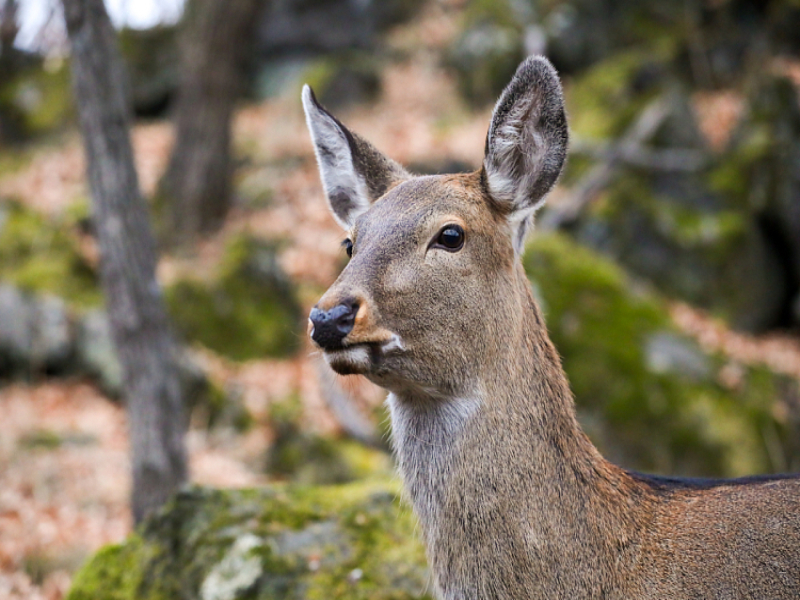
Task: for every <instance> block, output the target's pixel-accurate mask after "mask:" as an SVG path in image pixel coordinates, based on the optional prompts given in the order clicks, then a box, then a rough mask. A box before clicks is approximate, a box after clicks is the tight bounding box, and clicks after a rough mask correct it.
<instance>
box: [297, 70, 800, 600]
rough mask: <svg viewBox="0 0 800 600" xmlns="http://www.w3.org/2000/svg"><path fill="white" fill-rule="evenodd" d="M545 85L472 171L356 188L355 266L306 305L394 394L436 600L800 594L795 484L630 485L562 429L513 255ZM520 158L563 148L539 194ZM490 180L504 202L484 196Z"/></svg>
mask: <svg viewBox="0 0 800 600" xmlns="http://www.w3.org/2000/svg"><path fill="white" fill-rule="evenodd" d="M554 78H555V74H554V72H552V68H550V67H549V65H548V64H546V62H545V61H542V60H541V59H529V60H528V61H526V63H523V65H522V66H521V67H520V71H519V72H518V75H517V76H516V77H515V80H514V81H513V82H512V84H511V85H510V86H509V90H511V91H510V92H509V90H507V92H506V93H505V94H504V96H503V98H501V101H500V102H499V103H498V106H499V109H498V110H496V113H495V116H494V118H493V123H492V128H491V129H490V135H489V139H487V161H486V162H485V163H484V169H482V170H481V171H479V172H477V173H473V174H469V175H446V176H429V177H418V178H409V177H408V176H407V174H405V172H401V171H400V170H398V169H397V168H395V167H394V166H393V165H392V164H390V163H387V164H390V167H389V168H387V169H386V170H384V171H383V172H382V173H381V175H380V177H379V180H380V185H379V186H368V188H370V189H372V187H380V188H381V190H383V191H382V192H381V193H380V194H373V193H372V192H370V193H371V197H369V198H368V199H367V201H368V202H371V203H372V204H371V205H369V207H368V209H366V210H362V211H361V212H360V213H358V214H350V213H348V214H338V218H339V219H340V220H341V221H343V222H348V223H352V224H353V225H352V228H351V230H350V232H349V237H350V239H351V240H352V242H353V255H352V259H351V261H350V263H349V264H348V266H347V267H346V268H345V269H344V271H343V272H342V274H341V276H340V277H339V279H338V280H337V281H336V282H335V283H334V284H333V286H331V288H330V289H329V290H328V291H327V292H326V294H325V295H324V296H323V298H322V299H321V300H320V302H319V304H318V305H317V306H318V307H319V308H321V309H323V310H329V309H331V308H332V307H334V306H336V305H337V304H339V303H341V302H344V301H345V300H348V301H350V300H352V299H356V300H357V302H358V304H359V313H358V317H357V318H356V325H355V327H354V329H353V331H352V332H351V333H350V334H349V335H348V337H346V338H345V340H344V344H345V349H344V350H331V351H326V352H325V356H326V358H327V359H328V361H329V363H330V364H331V366H332V367H333V368H334V369H335V370H337V371H338V372H340V373H342V374H348V373H361V374H363V375H365V376H366V377H368V378H369V379H371V380H372V381H374V382H375V383H377V384H379V385H381V386H383V387H385V388H386V389H387V390H389V391H390V395H389V400H388V402H389V406H390V409H391V412H392V426H393V440H394V444H395V449H396V453H397V458H398V464H399V468H400V471H401V473H402V475H403V479H404V482H405V485H406V490H407V492H408V496H409V498H410V501H411V503H412V505H413V507H414V510H415V512H416V513H417V515H418V517H419V520H420V524H421V526H422V530H423V533H424V536H425V541H426V544H427V548H428V556H429V560H430V564H431V567H432V570H433V573H434V577H435V582H436V589H437V593H438V594H439V596H440V597H441V598H443V599H447V600H455V599H464V600H467V599H477V598H481V599H483V598H486V599H489V598H497V599H501V598H502V599H523V598H525V599H528V598H566V599H569V600H572V599H575V600H577V599H583V598H607V599H623V598H653V599H656V598H661V599H666V598H671V599H687V600H688V599H690V598H691V599H694V598H720V599H722V598H775V599H782V598H800V481H799V480H797V479H791V478H773V479H764V480H736V481H720V482H705V481H680V480H673V479H667V478H656V477H648V476H643V475H639V474H636V473H631V472H628V471H625V470H623V469H621V468H619V467H617V466H615V465H612V464H611V463H609V462H607V461H606V460H605V459H603V458H602V457H601V456H600V454H599V453H598V452H597V450H596V449H595V448H594V446H593V445H592V444H591V442H590V441H589V440H588V438H587V437H586V436H585V435H584V433H583V432H582V431H581V429H580V427H579V425H578V423H577V420H576V418H575V410H574V402H573V398H572V394H571V392H570V389H569V385H568V383H567V381H566V378H565V376H564V372H563V370H562V368H561V364H560V360H559V357H558V354H557V352H556V351H555V349H554V348H553V346H552V344H551V342H550V340H549V338H548V336H547V331H546V328H545V325H544V323H543V321H542V318H541V315H540V311H539V309H538V307H537V306H536V303H535V302H534V299H533V297H532V294H531V291H530V287H529V284H528V281H527V278H526V277H525V273H524V271H523V268H522V265H521V263H520V260H519V258H518V247H519V246H518V241H521V240H522V239H524V235H525V232H526V231H527V226H528V223H529V221H530V216H531V215H532V211H531V207H533V206H535V205H538V204H539V203H540V202H541V200H542V197H543V195H544V194H545V193H546V192H547V190H548V189H549V187H550V186H551V185H552V184H553V182H554V181H555V176H553V169H555V168H557V170H560V168H561V163H563V154H564V148H565V147H566V126H565V125H564V124H563V123H561V124H560V125H559V119H558V118H557V117H558V115H559V114H560V115H561V118H562V120H563V102H562V101H561V96H560V86H559V85H558V80H557V78H555V79H554ZM554 94H556V96H554ZM518 103H524V104H523V105H522V108H523V109H524V110H522V109H520V110H517V109H518V108H519V105H518ZM542 103H544V104H546V106H544V107H543V106H542ZM559 106H561V108H560V109H559ZM307 110H311V111H314V110H318V111H320V112H318V113H313V112H312V113H311V114H310V115H309V124H310V126H312V127H314V126H315V119H326V118H327V117H326V115H327V113H325V112H324V110H323V109H322V108H321V107H318V106H317V107H316V108H314V107H313V106H311V107H309V106H307ZM515 110H517V112H518V113H519V114H522V115H524V118H522V119H519V121H520V124H519V125H516V124H513V125H514V127H520V128H528V130H526V132H522V133H520V135H518V136H516V134H515V131H517V130H516V129H514V127H511V126H509V121H507V118H508V115H509V114H513V113H514V111H515ZM559 110H560V111H561V112H560V113H559ZM530 115H534V116H533V117H532V116H530ZM537 115H538V116H537ZM541 115H544V116H541ZM548 115H555V117H553V116H548ZM537 119H540V120H541V119H545V120H546V122H545V123H544V124H542V123H541V122H538V121H537ZM342 127H343V126H342ZM504 128H505V129H504ZM493 131H494V132H501V131H506V133H507V134H508V135H509V136H511V137H510V139H511V144H510V145H509V142H508V140H500V141H499V142H498V140H497V139H495V138H494V137H493ZM534 134H536V135H534ZM537 135H538V137H537ZM531 140H533V142H532V141H531ZM362 143H366V142H363V141H359V144H362ZM517 143H518V144H519V148H515V147H514V146H513V144H517ZM531 143H537V144H541V145H540V146H537V152H538V153H539V154H542V148H545V149H548V148H552V149H553V150H552V151H553V152H556V153H559V152H560V153H561V158H560V159H559V158H558V156H556V157H555V158H553V157H552V156H549V158H548V157H545V158H541V159H540V160H544V161H545V162H546V163H547V164H546V165H545V167H542V166H541V165H539V166H538V167H536V168H538V169H539V171H541V172H542V173H545V175H543V177H544V176H546V177H547V178H549V179H548V181H545V182H544V183H543V181H542V179H541V177H539V178H531V177H528V179H527V180H526V179H525V175H524V174H521V173H519V172H518V171H519V168H520V165H522V164H524V157H520V156H517V155H515V154H514V152H517V151H519V152H523V153H524V152H525V151H526V148H527V145H529V144H531ZM500 144H505V146H502V147H501V145H500ZM508 148H511V150H509V149H508ZM345 150H346V149H345ZM361 152H362V153H364V152H365V150H363V149H362V150H361ZM373 152H377V151H376V150H374V149H373V148H372V147H371V146H369V153H370V155H372V153H373ZM509 152H510V154H509ZM503 153H505V154H503ZM534 154H535V153H534ZM509 156H510V158H509ZM380 163H381V161H380V160H373V161H371V165H373V167H371V168H373V170H374V165H376V164H380ZM353 164H354V165H355V167H354V168H356V169H358V165H357V161H354V162H353ZM321 168H325V167H324V166H322V165H321ZM526 168H527V167H526ZM556 174H557V171H556ZM362 175H363V174H360V175H359V176H362ZM492 181H494V183H492ZM498 181H499V182H501V183H502V185H503V186H504V187H503V190H504V193H505V192H507V198H506V199H505V200H504V199H502V198H500V194H498V193H497V192H493V191H492V189H493V188H492V186H493V185H494V186H495V187H496V186H497V185H498V184H497V182H498ZM327 191H328V193H329V196H330V195H331V190H327ZM357 204H358V203H357V202H354V203H347V202H345V203H339V204H335V203H333V202H332V209H333V210H341V208H340V207H341V206H351V205H352V206H356V205H357ZM525 211H527V212H525ZM515 215H521V216H520V217H519V218H515ZM452 224H458V225H460V226H461V227H462V228H463V230H464V232H465V241H464V246H463V248H462V249H461V250H459V251H457V252H450V251H447V250H445V249H443V248H439V247H436V245H435V243H436V240H437V239H438V238H437V236H438V233H439V232H440V231H441V230H442V228H443V227H445V226H446V225H452ZM515 248H517V249H516V250H515ZM546 283H547V282H543V284H545V285H546ZM392 340H394V341H392Z"/></svg>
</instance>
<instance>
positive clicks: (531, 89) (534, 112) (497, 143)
mask: <svg viewBox="0 0 800 600" xmlns="http://www.w3.org/2000/svg"><path fill="white" fill-rule="evenodd" d="M568 137H569V136H568V131H567V117H566V112H565V110H564V97H563V94H562V91H561V82H560V81H559V79H558V74H557V73H556V71H555V69H554V68H553V65H552V64H550V62H549V61H548V60H547V59H546V58H544V57H542V56H532V57H529V58H527V59H526V60H525V61H524V62H523V63H522V64H521V65H520V66H519V68H518V69H517V72H516V74H515V75H514V78H513V79H512V80H511V83H509V84H508V86H507V87H506V89H505V90H504V91H503V94H502V95H501V96H500V100H498V101H497V105H496V106H495V108H494V113H493V114H492V121H491V124H490V126H489V133H488V134H487V136H486V155H485V157H484V159H483V171H484V176H485V180H486V183H487V187H488V191H489V194H490V195H491V197H492V199H493V200H494V201H495V202H497V203H498V204H499V205H500V206H501V207H502V208H503V209H504V210H507V211H508V219H509V222H510V223H511V226H512V233H513V236H514V239H513V241H514V248H515V250H516V251H517V252H521V251H522V248H523V246H524V243H525V235H526V233H527V231H528V229H529V228H530V226H531V224H532V222H533V215H534V213H535V212H536V210H537V209H538V208H540V207H541V206H542V205H543V204H544V200H545V196H546V195H547V193H548V192H549V191H550V189H551V188H552V187H553V185H554V184H555V182H556V180H557V179H558V176H559V175H560V173H561V169H562V168H563V166H564V160H565V158H566V155H567V143H568Z"/></svg>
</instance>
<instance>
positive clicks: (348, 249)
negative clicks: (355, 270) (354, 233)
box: [342, 238, 353, 257]
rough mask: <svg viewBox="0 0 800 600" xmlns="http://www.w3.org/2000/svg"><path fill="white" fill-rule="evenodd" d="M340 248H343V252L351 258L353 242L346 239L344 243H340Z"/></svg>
mask: <svg viewBox="0 0 800 600" xmlns="http://www.w3.org/2000/svg"><path fill="white" fill-rule="evenodd" d="M342 246H344V251H345V252H347V256H350V257H352V256H353V241H352V240H351V239H350V238H347V239H346V240H345V241H343V242H342Z"/></svg>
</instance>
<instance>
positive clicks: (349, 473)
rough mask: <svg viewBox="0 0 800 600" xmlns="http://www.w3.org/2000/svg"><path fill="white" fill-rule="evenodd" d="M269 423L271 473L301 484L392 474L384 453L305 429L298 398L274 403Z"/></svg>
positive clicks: (268, 462)
mask: <svg viewBox="0 0 800 600" xmlns="http://www.w3.org/2000/svg"><path fill="white" fill-rule="evenodd" d="M269 425H270V427H271V429H272V431H273V433H274V440H273V443H272V446H271V447H270V450H269V453H268V455H267V465H266V471H267V473H269V474H270V475H272V476H273V477H278V478H281V479H287V480H291V481H294V482H297V483H303V484H334V483H346V482H349V481H354V480H356V479H363V478H366V477H371V476H375V475H376V474H377V475H382V476H388V475H390V474H391V461H390V460H389V457H388V456H387V455H386V454H385V453H383V452H379V451H376V450H372V449H369V448H365V447H364V446H362V445H361V444H358V443H355V442H351V441H347V440H337V439H334V438H332V437H326V436H321V435H318V434H316V433H313V432H309V431H307V430H306V428H305V427H304V424H303V420H302V405H301V403H300V401H299V399H297V398H290V399H288V400H286V401H284V402H280V403H277V404H273V405H272V407H271V410H270V416H269Z"/></svg>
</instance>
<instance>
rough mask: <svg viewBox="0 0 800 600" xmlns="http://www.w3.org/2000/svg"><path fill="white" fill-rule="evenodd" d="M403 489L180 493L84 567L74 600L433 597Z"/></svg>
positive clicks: (365, 487) (73, 592)
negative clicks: (401, 502)
mask: <svg viewBox="0 0 800 600" xmlns="http://www.w3.org/2000/svg"><path fill="white" fill-rule="evenodd" d="M397 492H398V490H397V487H396V486H394V485H390V484H386V483H382V482H373V483H358V484H351V485H347V486H337V487H324V486H323V487H310V488H308V487H306V488H304V487H296V486H270V487H267V488H263V489H258V490H226V491H220V490H210V489H203V488H191V489H188V490H185V491H183V492H180V493H179V494H178V495H177V496H176V497H175V498H174V500H172V501H171V502H170V503H169V504H168V505H167V506H166V507H165V508H164V509H162V510H161V511H159V512H158V513H157V514H156V515H154V516H153V517H151V518H150V519H148V520H147V521H146V522H145V523H144V524H143V525H142V526H141V527H139V529H138V530H137V531H136V532H135V533H134V534H132V535H131V536H130V537H129V538H128V539H127V540H126V541H125V542H124V543H123V544H121V545H117V546H108V547H106V548H104V549H102V550H101V551H100V552H99V553H97V554H96V555H95V557H94V558H93V559H91V560H90V561H89V563H88V564H87V565H86V566H84V568H83V569H82V570H81V571H80V572H79V573H78V574H77V575H76V577H75V579H74V582H73V585H72V589H71V590H70V592H69V594H68V596H67V598H68V599H69V600H100V599H101V598H102V599H103V600H134V599H136V600H157V599H162V598H164V599H166V598H201V599H203V600H238V599H242V600H244V599H245V598H246V599H253V600H267V599H271V598H276V599H277V598H297V599H304V598H308V599H311V598H325V599H330V600H335V599H337V598H348V599H351V598H352V599H359V598H363V599H365V600H366V599H370V600H382V599H386V600H388V599H392V600H403V599H409V600H410V599H412V598H419V599H422V598H430V596H429V595H428V593H427V592H428V590H429V588H430V585H429V576H428V570H427V567H426V563H425V556H424V551H423V548H422V546H421V544H420V543H419V541H417V538H416V535H415V533H414V519H413V517H412V515H411V511H410V509H409V508H408V507H400V506H399V504H398V501H397Z"/></svg>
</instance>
